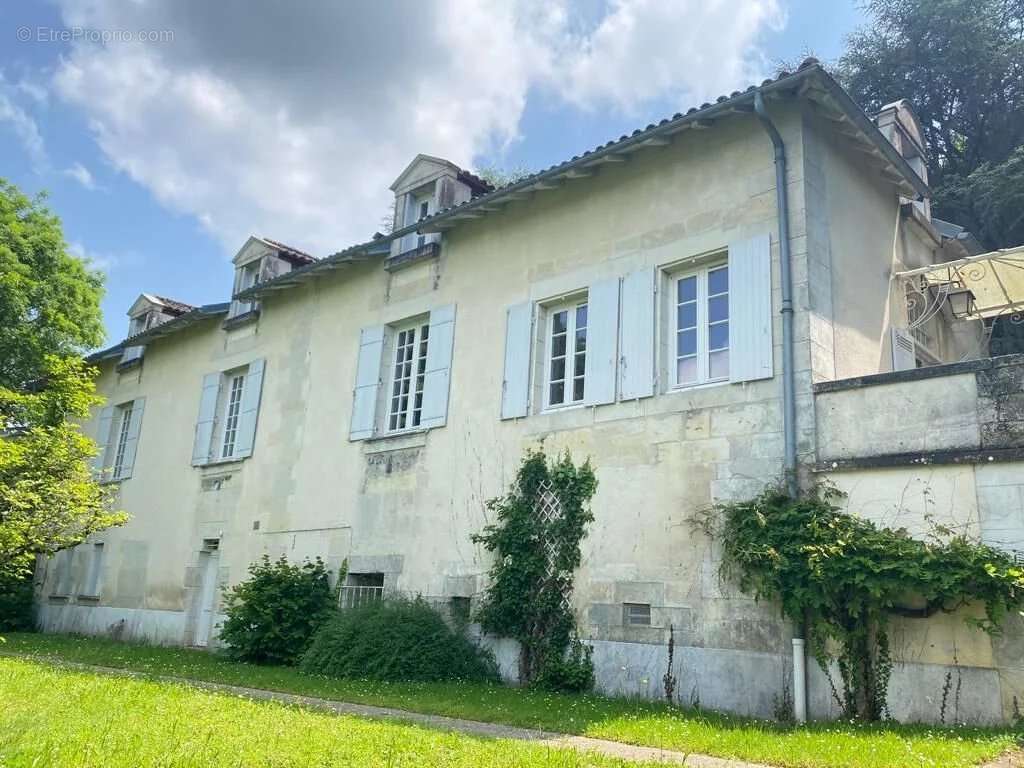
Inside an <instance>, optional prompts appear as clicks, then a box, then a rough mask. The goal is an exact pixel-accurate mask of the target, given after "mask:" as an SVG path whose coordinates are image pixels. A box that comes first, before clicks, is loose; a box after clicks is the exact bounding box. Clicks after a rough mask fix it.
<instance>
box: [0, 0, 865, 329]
mask: <svg viewBox="0 0 1024 768" xmlns="http://www.w3.org/2000/svg"><path fill="white" fill-rule="evenodd" d="M861 21H862V19H861V17H860V13H859V11H858V10H857V9H856V7H855V4H854V0H433V1H432V2H421V1H420V2H405V1H397V0H396V1H390V0H381V1H379V2H372V3H371V2H365V3H364V2H356V1H355V0H348V1H345V0H300V1H297V2H292V3H281V2H276V1H274V0H224V1H223V2H217V3H211V2H208V1H207V0H55V2H42V1H41V0H36V1H35V2H22V3H19V4H17V5H14V4H11V5H8V6H7V7H5V9H4V17H3V19H0V176H3V177H6V178H8V179H9V180H11V181H13V182H14V183H16V184H18V185H19V186H20V187H21V188H22V189H24V190H25V191H27V192H30V193H35V192H38V191H41V190H46V191H47V192H48V193H49V195H50V205H51V206H52V208H53V209H54V210H55V211H56V212H57V213H58V214H59V215H60V216H61V218H62V219H63V221H64V227H65V235H66V238H67V240H68V242H69V243H70V244H71V247H72V249H73V250H75V251H76V252H77V253H80V254H83V255H86V256H88V257H89V258H91V259H92V260H93V262H94V263H95V264H96V265H97V266H98V267H100V268H102V269H103V270H104V271H106V272H107V275H108V280H107V286H108V292H107V298H106V300H105V302H104V311H105V313H106V319H107V328H108V331H109V334H110V336H111V341H116V340H117V339H118V338H120V337H121V336H122V335H123V332H124V330H125V326H126V324H127V321H126V320H125V318H124V312H125V311H126V310H127V308H128V306H129V305H130V304H131V303H132V301H133V300H134V298H135V297H136V296H137V295H138V293H139V292H141V291H150V292H153V293H161V294H164V295H168V296H171V297H173V298H177V299H180V300H182V301H187V302H190V303H197V304H198V303H205V302H212V301H222V300H225V299H226V298H227V297H228V293H229V291H230V286H231V268H230V264H229V259H230V257H231V256H232V255H234V253H235V251H237V249H238V248H239V247H240V246H241V245H242V243H243V242H244V240H245V238H246V236H247V235H248V234H250V233H253V234H263V235H266V236H268V237H273V238H275V239H278V240H283V241H285V242H287V243H290V244H292V245H295V246H297V247H300V248H304V249H306V250H309V251H310V252H312V253H313V254H315V255H318V256H324V255H328V254H330V253H332V252H334V251H336V250H339V249H340V248H343V247H344V246H346V245H350V244H353V243H356V242H361V241H363V240H365V239H367V238H368V237H369V236H370V235H372V234H373V232H374V230H375V229H377V228H378V226H379V222H380V219H381V217H382V213H383V212H384V211H385V210H386V208H387V205H388V200H389V192H388V189H387V188H388V185H389V184H390V183H391V181H392V180H393V179H394V177H395V176H397V175H398V173H399V172H400V171H401V170H402V168H403V167H404V166H405V165H406V163H407V162H408V161H409V160H411V159H412V157H413V156H414V155H415V154H416V153H417V152H425V153H429V154H434V155H440V156H442V157H446V158H449V159H451V160H453V161H454V162H456V163H458V164H460V165H463V166H464V167H468V168H479V167H481V166H492V167H500V168H528V169H531V170H538V169H541V168H544V167H546V166H548V165H551V164H553V163H556V162H560V161H562V160H564V159H566V158H567V157H570V156H572V155H574V154H578V153H580V152H581V151H583V150H585V149H588V148H591V147H593V146H595V145H597V144H599V143H602V142H604V141H607V140H608V139H610V138H614V137H617V136H619V135H620V134H622V133H624V132H627V131H629V130H632V129H633V128H635V127H638V126H642V125H646V124H647V123H649V122H651V121H653V120H656V119H660V118H661V117H664V116H667V115H670V114H672V113H674V112H676V111H679V110H681V109H685V108H687V107H689V106H694V105H699V104H700V103H701V102H703V101H706V100H709V99H711V98H712V97H715V96H718V95H719V94H721V93H727V92H729V91H732V90H736V89H738V88H742V87H746V86H747V85H749V84H751V83H754V82H758V81H759V80H761V79H763V78H764V77H766V76H769V75H771V74H772V73H773V72H774V69H775V64H776V63H777V62H778V61H779V60H786V61H790V60H794V59H796V58H798V57H799V56H800V55H801V54H802V53H803V52H805V51H808V50H810V51H813V52H814V53H815V54H816V55H817V56H818V57H819V58H822V59H823V60H828V59H834V58H835V57H836V56H838V54H839V53H840V51H841V48H842V43H843V39H844V37H845V35H847V34H848V33H849V32H850V31H851V30H852V29H853V28H854V27H855V26H856V25H857V24H859V23H861Z"/></svg>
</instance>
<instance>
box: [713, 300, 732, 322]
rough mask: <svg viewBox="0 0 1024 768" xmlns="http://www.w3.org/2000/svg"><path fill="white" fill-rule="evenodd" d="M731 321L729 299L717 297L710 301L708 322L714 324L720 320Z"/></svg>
mask: <svg viewBox="0 0 1024 768" xmlns="http://www.w3.org/2000/svg"><path fill="white" fill-rule="evenodd" d="M728 319H729V297H728V296H727V295H726V296H715V297H714V298H713V299H708V322H709V323H714V322H718V321H719V320H728Z"/></svg>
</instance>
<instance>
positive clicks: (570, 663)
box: [473, 449, 597, 690]
mask: <svg viewBox="0 0 1024 768" xmlns="http://www.w3.org/2000/svg"><path fill="white" fill-rule="evenodd" d="M545 488H547V489H550V492H551V493H553V494H554V496H555V497H556V498H557V499H558V501H559V503H560V506H561V514H560V515H557V516H554V517H553V518H552V519H546V518H545V516H544V515H542V514H540V501H541V496H542V494H543V492H544V490H545ZM596 489H597V478H596V477H595V476H594V471H593V469H592V468H591V466H590V462H589V461H587V462H585V463H584V464H582V465H580V466H576V465H575V464H573V461H572V458H571V457H570V456H569V453H568V452H566V453H565V454H563V455H562V457H561V458H559V459H558V460H557V461H554V462H550V463H549V462H548V460H547V457H546V455H545V454H544V451H543V449H538V450H535V451H528V452H527V454H526V457H525V458H524V459H523V462H522V464H521V465H520V467H519V472H518V474H517V475H516V482H515V484H514V485H513V487H512V490H511V491H510V492H509V493H508V494H507V495H506V496H502V497H499V498H496V499H491V500H490V501H488V502H487V508H488V510H490V511H491V512H494V513H496V516H497V519H496V521H495V522H494V523H493V524H491V525H488V526H486V527H485V528H484V530H483V532H482V533H480V534H476V535H474V536H473V541H474V542H475V543H478V544H482V545H483V546H484V548H485V549H487V550H488V551H490V552H492V553H493V554H494V565H493V566H492V567H491V570H490V580H489V586H488V587H487V590H486V591H485V593H484V598H483V603H482V605H481V607H480V608H479V610H478V611H477V620H478V621H479V622H480V624H481V626H482V627H483V629H484V630H485V631H487V632H489V633H491V634H494V635H498V636H501V637H510V638H513V639H515V640H517V641H518V642H519V645H520V660H519V675H520V680H521V682H523V683H527V684H532V685H535V686H537V687H541V688H546V689H550V690H586V689H589V688H591V687H592V686H593V679H594V675H593V663H592V662H591V658H590V648H589V647H588V646H586V645H584V644H583V643H582V642H580V641H579V639H578V638H577V636H576V622H575V617H574V616H573V614H572V609H571V606H570V605H569V604H568V601H567V600H564V599H563V596H565V595H569V594H570V593H571V591H572V585H573V573H574V571H575V570H576V568H577V567H578V566H579V564H580V542H581V541H582V539H583V537H584V536H585V535H586V529H587V525H588V524H589V523H590V522H591V521H592V520H593V519H594V516H593V515H592V514H591V512H590V508H589V502H590V499H591V498H592V497H593V495H594V492H595V491H596Z"/></svg>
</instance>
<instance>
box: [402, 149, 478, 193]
mask: <svg viewBox="0 0 1024 768" xmlns="http://www.w3.org/2000/svg"><path fill="white" fill-rule="evenodd" d="M445 171H447V172H448V174H449V175H451V176H454V177H455V178H456V179H458V180H459V181H461V182H462V183H464V184H465V185H466V186H468V187H469V188H470V189H471V190H472V194H473V195H474V196H475V195H482V194H484V193H485V192H490V191H491V190H492V189H494V187H493V186H492V185H491V184H490V183H489V182H486V181H484V180H483V179H481V178H480V177H479V176H477V175H476V174H474V173H470V172H469V171H466V170H463V169H462V168H460V167H459V166H457V165H456V164H455V163H453V162H452V161H451V160H445V159H444V158H443V157H435V156H434V155H425V154H422V153H420V154H418V155H416V157H414V158H413V159H412V162H410V163H409V164H408V165H407V166H405V170H403V171H402V172H401V173H400V174H398V178H397V179H395V180H394V181H393V182H392V183H391V186H390V187H389V189H390V190H391V191H392V192H397V191H398V190H400V189H402V188H403V187H405V186H407V184H408V181H409V180H410V179H416V178H424V179H429V178H432V177H435V176H437V175H438V174H441V173H444V172H445Z"/></svg>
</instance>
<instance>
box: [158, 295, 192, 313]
mask: <svg viewBox="0 0 1024 768" xmlns="http://www.w3.org/2000/svg"><path fill="white" fill-rule="evenodd" d="M150 295H151V296H152V297H153V298H154V299H156V300H157V301H159V302H160V303H161V304H163V305H164V307H165V308H166V309H168V310H170V311H171V313H172V314H174V315H183V314H185V313H186V312H191V311H192V310H193V309H195V307H194V306H193V305H192V304H186V303H185V302H183V301H177V300H175V299H168V298H167V297H166V296H158V295H157V294H155V293H153V294H150Z"/></svg>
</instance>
